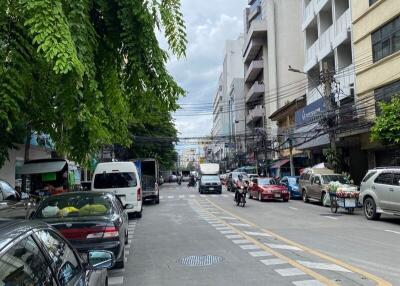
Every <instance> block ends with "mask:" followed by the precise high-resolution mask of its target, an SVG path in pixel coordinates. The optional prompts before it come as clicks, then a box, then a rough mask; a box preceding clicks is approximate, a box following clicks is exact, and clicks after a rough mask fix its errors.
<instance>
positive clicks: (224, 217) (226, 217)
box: [220, 216, 236, 220]
mask: <svg viewBox="0 0 400 286" xmlns="http://www.w3.org/2000/svg"><path fill="white" fill-rule="evenodd" d="M220 218H221V219H228V220H230V219H233V220H236V218H234V217H230V216H221V217H220Z"/></svg>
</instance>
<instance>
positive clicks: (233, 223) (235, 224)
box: [229, 222, 251, 227]
mask: <svg viewBox="0 0 400 286" xmlns="http://www.w3.org/2000/svg"><path fill="white" fill-rule="evenodd" d="M229 224H231V225H234V226H243V227H251V226H250V225H249V224H247V223H235V222H230V223H229Z"/></svg>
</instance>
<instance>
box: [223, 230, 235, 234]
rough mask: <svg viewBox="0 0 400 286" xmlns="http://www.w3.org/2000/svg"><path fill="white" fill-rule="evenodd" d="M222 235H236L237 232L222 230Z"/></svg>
mask: <svg viewBox="0 0 400 286" xmlns="http://www.w3.org/2000/svg"><path fill="white" fill-rule="evenodd" d="M221 233H222V234H232V233H236V231H234V230H221Z"/></svg>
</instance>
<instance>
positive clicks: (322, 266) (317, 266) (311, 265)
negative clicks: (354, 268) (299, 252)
mask: <svg viewBox="0 0 400 286" xmlns="http://www.w3.org/2000/svg"><path fill="white" fill-rule="evenodd" d="M297 262H298V263H300V264H301V265H303V266H305V267H307V268H311V269H318V270H331V271H338V272H349V273H350V272H351V271H350V270H347V269H346V268H344V267H341V266H339V265H336V264H330V263H317V262H311V261H302V260H297Z"/></svg>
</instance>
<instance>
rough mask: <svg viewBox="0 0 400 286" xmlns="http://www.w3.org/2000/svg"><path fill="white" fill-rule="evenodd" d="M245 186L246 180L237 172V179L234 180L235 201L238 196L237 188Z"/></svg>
mask: <svg viewBox="0 0 400 286" xmlns="http://www.w3.org/2000/svg"><path fill="white" fill-rule="evenodd" d="M242 186H243V187H246V182H245V181H244V180H243V175H242V174H239V175H238V180H237V182H236V186H235V202H237V200H238V198H239V195H240V193H239V190H240V188H241V187H242Z"/></svg>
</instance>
